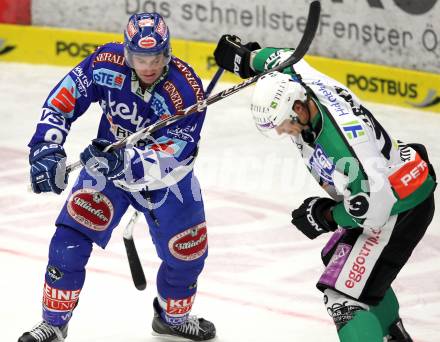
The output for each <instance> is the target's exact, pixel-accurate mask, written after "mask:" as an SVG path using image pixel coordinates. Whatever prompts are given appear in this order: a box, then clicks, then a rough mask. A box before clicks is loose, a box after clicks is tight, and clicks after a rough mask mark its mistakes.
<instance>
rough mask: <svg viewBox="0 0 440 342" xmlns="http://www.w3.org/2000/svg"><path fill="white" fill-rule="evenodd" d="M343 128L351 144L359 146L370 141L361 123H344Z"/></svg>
mask: <svg viewBox="0 0 440 342" xmlns="http://www.w3.org/2000/svg"><path fill="white" fill-rule="evenodd" d="M341 127H342V130H343V131H344V134H345V136H346V137H347V138H348V140H349V141H350V143H352V144H359V143H362V142H366V141H368V136H367V134H366V132H365V130H364V128H363V127H362V125H361V124H360V123H359V121H357V120H353V121H349V122H346V123H343V124H342V125H341Z"/></svg>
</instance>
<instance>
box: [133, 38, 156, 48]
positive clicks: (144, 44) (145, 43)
mask: <svg viewBox="0 0 440 342" xmlns="http://www.w3.org/2000/svg"><path fill="white" fill-rule="evenodd" d="M138 45H139V46H140V47H141V48H144V49H150V48H152V47H155V46H156V45H157V41H156V39H154V38H153V37H144V38H141V39H139V41H138Z"/></svg>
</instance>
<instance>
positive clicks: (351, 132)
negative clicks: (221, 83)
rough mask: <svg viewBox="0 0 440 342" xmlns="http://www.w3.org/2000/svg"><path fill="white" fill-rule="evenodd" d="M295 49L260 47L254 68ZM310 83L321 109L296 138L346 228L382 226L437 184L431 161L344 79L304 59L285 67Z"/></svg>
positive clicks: (281, 58) (271, 63)
mask: <svg viewBox="0 0 440 342" xmlns="http://www.w3.org/2000/svg"><path fill="white" fill-rule="evenodd" d="M291 54H292V50H291V49H278V48H265V49H261V50H259V51H258V52H257V53H256V54H255V56H254V58H253V62H252V67H253V69H254V70H255V71H256V72H261V71H263V70H267V69H270V68H273V67H274V66H276V65H278V64H279V63H281V62H282V61H284V60H285V59H286V58H288V57H289V56H290V55H291ZM284 72H285V73H288V74H291V75H292V77H293V78H296V79H297V80H298V81H299V82H301V84H302V85H303V86H304V87H305V88H306V89H307V91H308V94H309V95H310V98H311V99H312V100H313V101H314V102H315V104H316V106H317V107H318V109H319V114H318V115H317V116H316V117H315V118H314V119H313V120H312V122H311V124H312V130H313V133H314V138H313V139H311V141H309V139H307V140H308V141H307V142H305V141H304V139H303V136H298V137H294V138H292V139H293V141H294V142H295V145H296V146H297V147H298V149H299V150H300V152H301V155H302V157H303V160H304V162H305V164H306V165H307V168H308V169H309V171H310V173H311V174H312V175H313V176H314V178H315V179H316V180H317V181H318V182H319V184H320V185H321V186H322V187H323V188H324V189H325V190H326V191H327V193H328V194H329V195H330V196H331V197H333V198H334V199H335V200H337V201H338V202H339V203H338V204H337V205H336V206H335V207H334V208H333V211H332V213H333V217H334V219H335V221H336V222H337V223H338V225H339V226H342V227H345V228H353V227H365V228H378V227H382V226H383V225H384V224H385V223H386V222H387V220H388V219H389V218H390V216H391V215H394V214H398V213H400V212H403V211H405V210H408V209H411V208H413V207H415V206H416V205H417V204H419V203H421V202H422V201H423V200H424V199H426V198H427V197H428V196H429V195H430V194H431V193H432V191H433V190H434V188H435V181H434V180H433V179H432V177H431V176H430V175H429V172H428V164H427V162H426V161H424V160H422V158H421V157H420V155H419V154H418V153H417V152H416V151H415V150H414V149H412V148H411V147H409V146H407V145H406V144H404V143H403V142H401V141H399V140H396V139H394V138H393V137H391V136H390V135H389V134H388V133H387V132H386V130H385V129H384V128H383V127H382V126H381V125H380V123H379V122H378V121H377V120H376V119H375V118H374V117H373V115H372V114H371V113H370V112H369V111H368V110H367V109H366V108H365V107H364V106H363V105H362V104H361V102H360V101H359V99H358V98H357V97H356V96H355V95H354V94H353V93H352V92H351V91H350V90H349V89H348V88H347V87H345V86H344V85H342V84H341V83H339V82H337V81H335V80H334V79H332V78H329V77H328V76H326V75H324V74H322V73H320V72H319V71H317V70H316V69H314V68H312V67H311V66H310V65H309V64H307V62H305V61H304V60H301V61H299V62H298V63H296V64H295V65H294V66H293V67H290V68H286V69H285V70H284Z"/></svg>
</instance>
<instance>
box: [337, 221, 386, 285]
mask: <svg viewBox="0 0 440 342" xmlns="http://www.w3.org/2000/svg"><path fill="white" fill-rule="evenodd" d="M373 233H374V235H372V236H368V237H366V236H365V241H364V242H363V243H362V247H361V248H360V250H359V251H358V252H357V254H356V253H355V254H354V255H353V257H351V258H350V262H351V267H350V269H349V270H348V273H347V274H346V275H345V281H344V285H345V287H346V288H348V289H353V288H354V287H355V286H357V285H358V284H360V283H365V281H366V279H365V278H366V276H367V275H369V274H370V273H371V271H372V268H373V266H374V264H375V260H374V259H373V258H374V256H373V255H372V254H376V255H377V252H378V249H379V248H378V247H379V246H381V247H382V248H383V242H382V241H381V234H382V230H381V229H377V230H374V231H373ZM362 237H364V236H362ZM349 266H350V264H349Z"/></svg>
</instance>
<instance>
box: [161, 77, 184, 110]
mask: <svg viewBox="0 0 440 342" xmlns="http://www.w3.org/2000/svg"><path fill="white" fill-rule="evenodd" d="M163 89H164V90H165V91H166V92H167V93H168V95H169V97H170V99H171V102H173V105H174V108H176V110H182V109H183V97H182V95H181V94H180V92H179V90H178V89H177V87H176V86H175V85H174V83H173V82H170V81H166V82H165V83H164V84H163Z"/></svg>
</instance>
